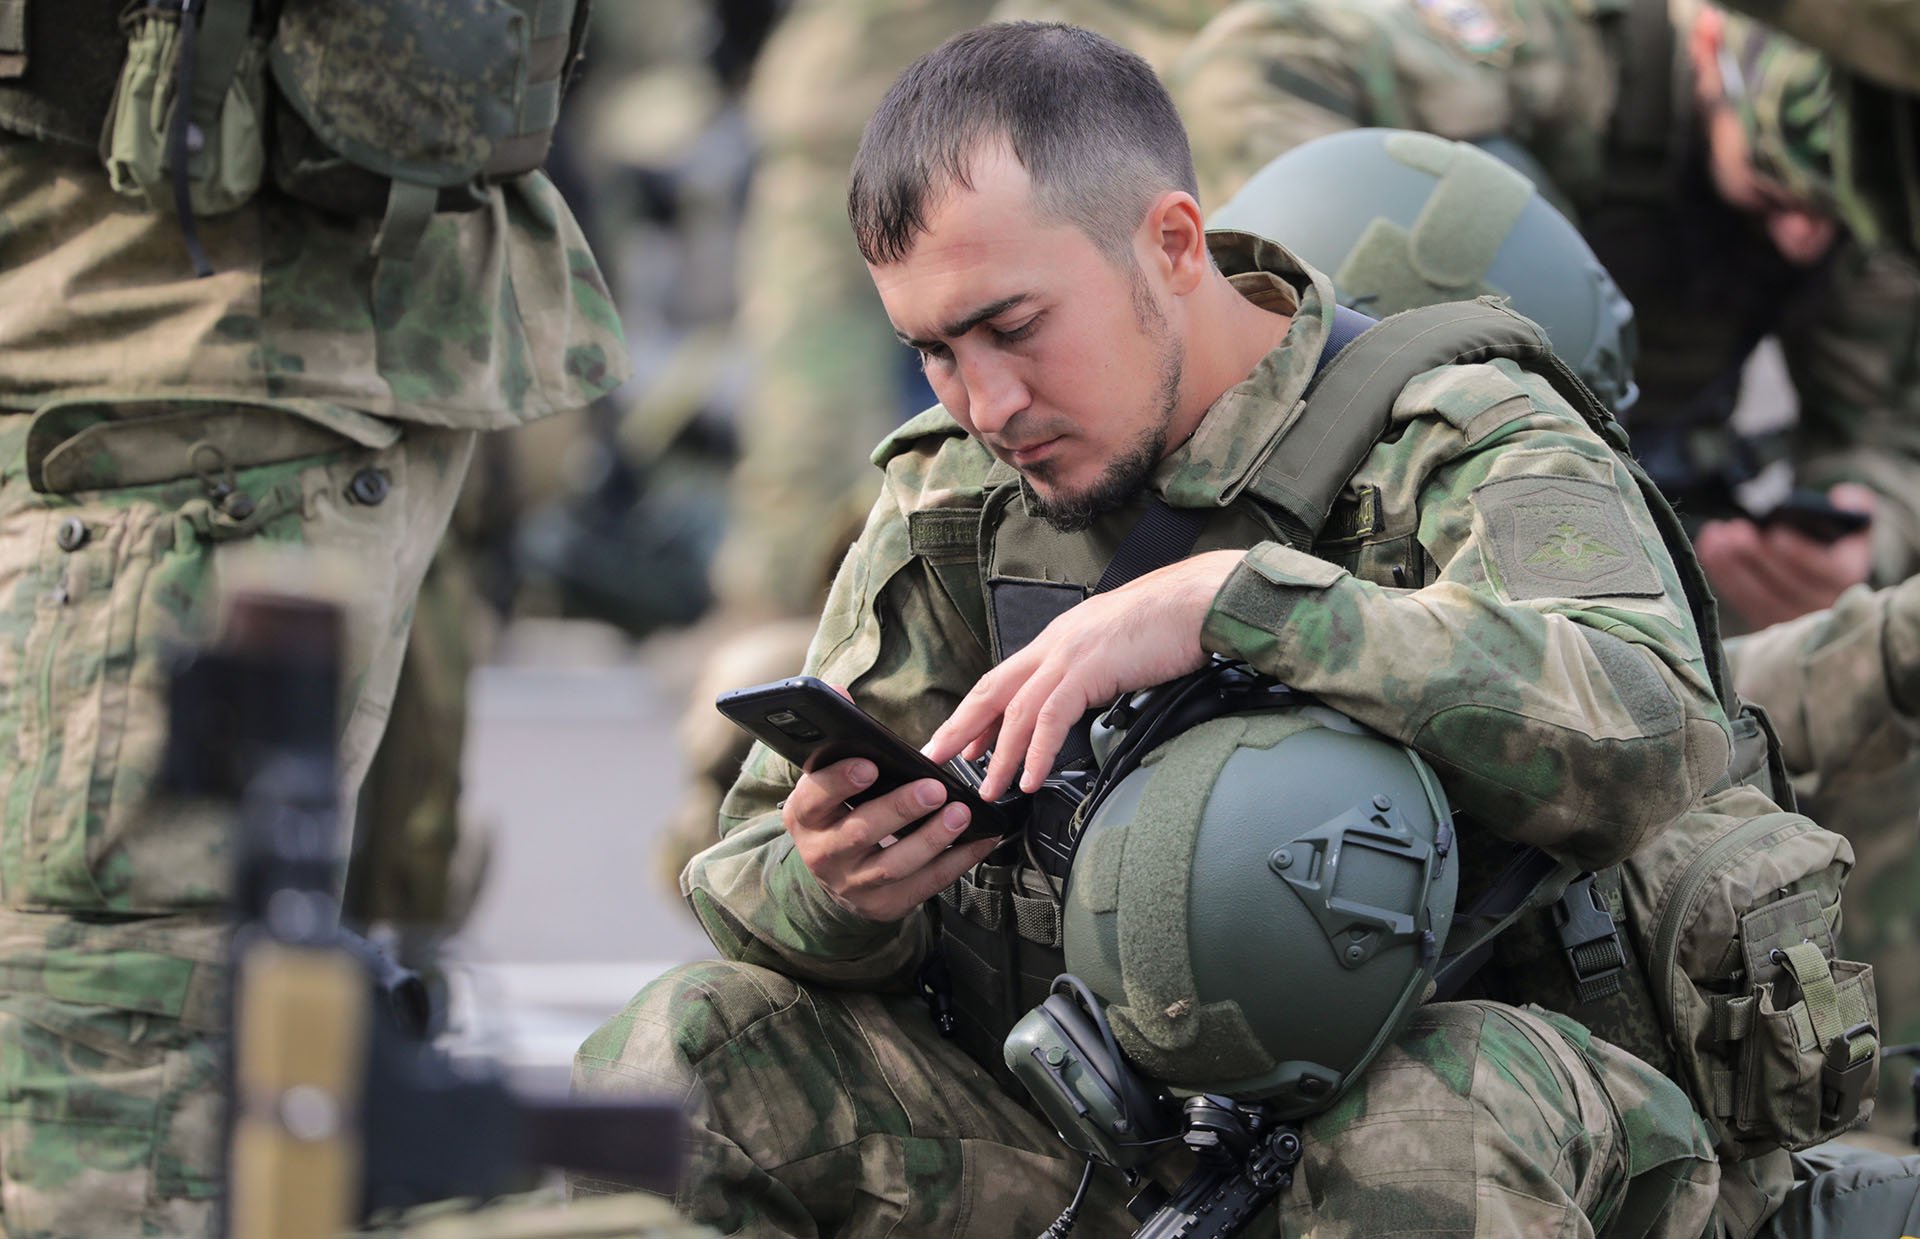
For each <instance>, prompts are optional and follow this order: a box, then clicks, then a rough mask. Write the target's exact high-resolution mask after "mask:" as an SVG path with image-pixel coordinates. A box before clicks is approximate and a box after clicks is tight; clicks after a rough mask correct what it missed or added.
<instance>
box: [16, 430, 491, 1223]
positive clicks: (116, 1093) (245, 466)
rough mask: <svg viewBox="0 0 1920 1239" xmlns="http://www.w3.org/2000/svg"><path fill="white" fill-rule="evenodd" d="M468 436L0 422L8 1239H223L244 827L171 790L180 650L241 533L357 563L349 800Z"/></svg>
mask: <svg viewBox="0 0 1920 1239" xmlns="http://www.w3.org/2000/svg"><path fill="white" fill-rule="evenodd" d="M472 444H473V436H472V434H471V433H470V432H465V431H444V430H434V429H430V428H425V427H409V428H407V429H406V430H405V432H404V434H403V433H402V429H401V427H400V426H399V425H397V424H395V423H391V422H383V421H380V420H378V419H375V418H371V417H365V416H363V415H360V414H356V413H353V412H351V411H348V410H342V409H334V408H327V407H313V406H308V405H285V406H271V407H269V406H264V405H243V404H234V403H228V402H223V401H218V400H207V401H177V400H176V401H170V402H162V401H149V400H124V401H109V400H101V401H92V402H69V403H68V404H67V405H65V406H59V405H52V406H48V407H47V408H43V409H42V410H41V411H40V412H39V413H36V414H32V415H28V414H25V413H19V414H6V415H0V627H3V628H4V633H5V639H4V641H0V692H3V693H4V694H5V695H6V704H5V709H4V710H3V711H0V814H3V816H0V895H3V896H4V898H3V899H0V1229H4V1232H5V1233H6V1234H7V1235H9V1236H11V1237H12V1239H24V1237H28V1236H72V1235H205V1234H211V1233H213V1230H214V1226H215V1220H216V1209H215V1203H216V1202H215V1197H216V1194H217V1192H218V1190H219V1171H220V1164H221V1160H222V1149H221V1147H220V1135H221V1113H220V1105H219V1091H218V1090H219V1085H220V1081H219V1070H220V1044H221V1038H220V1036H219V1030H220V1028H221V1027H222V1025H223V1023H224V1020H223V1014H222V997H221V989H222V986H223V984H224V960H223V947H224V941H223V935H224V929H223V926H222V925H221V923H220V912H219V908H220V905H221V903H222V902H223V900H224V899H225V897H226V893H227V890H228V887H229V878H228V866H229V864H230V858H231V852H230V850H229V847H228V842H227V832H228V829H229V823H228V822H227V821H226V820H225V819H224V817H223V816H222V815H219V814H215V813H210V812H207V811H204V810H193V809H187V808H181V807H167V806H163V805H162V804H160V803H158V802H156V801H155V800H154V798H153V791H154V786H153V784H154V779H155V776H156V772H157V769H158V765H159V762H160V758H161V754H162V751H163V747H164V744H165V731H166V692H167V674H168V656H169V655H170V653H171V652H172V651H173V650H175V649H177V648H180V647H183V646H188V645H191V644H193V643H195V642H198V641H200V640H202V639H204V638H205V637H206V636H208V635H209V633H210V630H211V627H212V623H213V621H214V619H215V616H214V614H213V610H214V605H215V600H216V596H217V593H218V590H219V588H220V585H221V582H222V580H223V578H224V577H226V576H228V575H230V574H231V572H232V562H233V558H234V556H235V555H236V554H239V553H242V548H248V547H288V548H291V547H306V548H309V549H311V550H314V551H317V552H325V553H326V554H328V555H329V556H331V557H334V559H335V560H336V561H337V562H340V563H343V564H346V565H350V571H351V573H352V577H353V579H352V582H351V587H352V589H353V591H354V593H353V603H354V614H353V616H352V624H351V632H352V639H351V641H350V648H349V651H348V654H347V667H346V671H347V675H346V679H345V697H346V700H345V701H343V703H342V706H343V713H342V717H343V719H344V730H343V734H342V761H343V766H344V778H343V782H344V783H345V785H346V789H347V791H348V792H349V793H351V791H352V789H353V788H354V787H355V786H356V785H357V784H358V782H359V780H360V778H361V776H362V774H363V773H364V771H365V769H366V765H367V762H368V760H369V758H370V757H371V754H372V752H373V748H374V745H375V743H376V742H377V740H378V739H379V736H380V733H381V730H382V729H383V728H384V727H385V725H386V717H387V710H388V703H389V700H390V698H391V695H392V692H393V683H394V679H395V676H396V675H397V673H398V669H399V663H400V654H401V647H402V643H403V641H404V639H405V636H406V631H407V625H408V621H409V618H410V615H411V611H412V603H413V597H414V593H415V591H416V590H417V589H418V587H419V583H420V578H421V576H422V574H423V573H424V572H425V570H426V565H427V560H428V557H429V556H430V555H431V554H432V552H433V548H434V545H435V544H436V543H437V542H438V540H439V535H440V531H441V530H442V529H443V528H444V527H445V525H446V521H447V517H448V513H449V512H450V511H451V508H452V505H453V501H454V496H455V493H456V492H457V490H458V488H459V484H460V479H461V476H462V475H463V473H464V472H465V470H466V467H467V461H468V458H469V456H470V455H471V452H472ZM346 803H349V804H351V803H352V801H351V799H350V798H349V799H348V800H347V801H346Z"/></svg>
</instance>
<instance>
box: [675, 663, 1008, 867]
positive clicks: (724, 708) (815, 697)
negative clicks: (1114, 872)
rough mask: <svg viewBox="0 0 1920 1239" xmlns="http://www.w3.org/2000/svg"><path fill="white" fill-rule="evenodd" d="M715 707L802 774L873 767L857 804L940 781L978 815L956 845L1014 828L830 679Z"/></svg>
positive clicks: (740, 696)
mask: <svg viewBox="0 0 1920 1239" xmlns="http://www.w3.org/2000/svg"><path fill="white" fill-rule="evenodd" d="M713 704H714V708H715V709H717V710H719V711H720V713H722V714H724V715H726V716H727V717H728V718H729V719H731V720H732V721H733V723H734V724H735V725H736V726H738V727H740V728H742V729H743V730H745V731H746V732H747V734H749V735H751V736H752V737H753V738H754V739H756V740H759V741H760V742H761V743H763V744H765V745H766V746H767V747H768V748H770V749H772V750H773V751H774V752H776V753H778V754H780V756H782V757H784V758H786V759H787V760H788V761H790V762H792V763H793V764H794V765H796V766H798V767H800V768H801V769H802V770H806V771H814V770H819V769H822V768H824V767H826V766H831V765H833V764H834V763H835V762H839V761H845V760H847V759H848V758H850V757H864V758H866V759H867V760H868V761H870V762H872V763H873V764H874V766H875V768H876V769H878V771H879V777H877V778H876V779H874V781H873V786H871V787H869V788H868V789H867V790H866V791H864V792H862V793H861V794H860V795H858V796H855V797H853V798H851V799H850V800H849V801H848V803H849V804H859V803H860V802H862V801H866V800H871V799H873V798H874V797H875V796H883V795H885V794H886V793H888V792H890V791H893V790H894V789H895V788H898V787H904V786H906V785H907V784H908V783H912V782H915V781H917V780H919V779H938V780H939V781H940V782H941V783H942V784H943V785H945V787H946V789H947V798H948V799H949V800H954V801H958V802H959V803H961V804H964V805H966V806H967V809H968V811H969V812H970V813H971V814H972V815H973V817H972V820H971V821H970V822H969V823H968V825H967V829H966V831H965V832H964V833H962V834H961V835H960V836H959V837H958V838H957V839H955V840H954V842H956V843H968V842H971V841H973V840H975V839H987V838H991V837H993V836H995V835H1005V834H1008V833H1009V832H1010V831H1011V830H1012V829H1013V823H1012V821H1011V819H1010V818H1008V816H1007V815H1006V814H1005V813H1003V812H1002V811H1001V809H1000V807H999V806H998V805H995V804H993V803H991V802H989V801H985V800H982V799H981V798H980V795H979V793H978V792H977V791H976V790H975V789H974V786H973V785H972V784H971V783H970V782H969V781H968V780H967V779H966V778H964V777H962V775H960V774H959V773H958V772H956V771H955V770H952V769H950V768H948V767H947V766H939V765H935V764H934V763H933V762H932V761H931V760H929V759H928V758H927V756H926V754H924V753H922V752H921V751H920V750H919V749H917V748H915V747H914V746H913V745H911V744H909V743H907V742H906V741H905V740H903V739H901V738H900V737H899V736H897V735H895V734H894V733H893V732H892V731H891V730H889V729H888V728H887V727H886V725H885V724H883V723H881V722H880V721H879V720H878V719H876V718H874V717H873V716H872V715H870V714H868V713H867V712H866V711H865V710H862V709H861V708H860V707H859V706H857V705H855V704H853V702H851V701H848V700H847V699H846V698H845V697H843V696H841V695H840V694H839V693H837V692H835V691H834V690H833V688H832V687H831V686H829V685H828V684H827V683H826V682H825V681H823V680H819V679H816V678H815V677H813V676H810V675H800V676H794V677H792V678H790V679H785V680H775V681H773V682H772V683H770V684H756V685H754V686H753V687H751V688H738V689H735V690H733V691H732V692H730V693H722V694H720V696H719V697H718V698H716V699H715V700H714V703H713ZM909 829H917V827H912V828H909ZM902 833H905V832H902Z"/></svg>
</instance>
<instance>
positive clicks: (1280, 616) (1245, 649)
mask: <svg viewBox="0 0 1920 1239" xmlns="http://www.w3.org/2000/svg"><path fill="white" fill-rule="evenodd" d="M1348 575H1349V574H1348V572H1347V570H1346V569H1345V568H1342V567H1340V566H1339V565H1338V564H1332V563H1328V562H1327V561H1326V560H1324V559H1318V558H1315V557H1314V556H1312V555H1309V554H1307V553H1306V552H1305V551H1297V550H1295V549H1293V548H1292V547H1290V546H1287V545H1285V544H1283V543H1279V542H1262V543H1260V544H1258V545H1257V546H1255V547H1253V548H1252V549H1251V550H1249V551H1248V552H1247V553H1246V554H1245V555H1244V556H1242V557H1241V559H1240V563H1239V565H1238V566H1236V567H1235V568H1234V570H1233V572H1232V573H1231V574H1230V575H1229V576H1228V577H1227V580H1226V583H1225V584H1224V585H1222V586H1221V587H1220V592H1219V593H1217V594H1215V595H1214V596H1213V605H1212V606H1210V607H1209V608H1208V609H1207V618H1206V621H1205V622H1204V623H1203V624H1202V625H1201V628H1200V644H1201V645H1202V646H1203V647H1204V648H1205V649H1207V650H1208V651H1209V652H1211V653H1215V654H1224V655H1227V656H1228V657H1232V658H1244V659H1247V660H1249V661H1258V662H1260V663H1261V664H1262V665H1263V667H1262V669H1263V670H1272V668H1270V667H1267V666H1265V664H1266V663H1268V662H1269V661H1270V657H1271V655H1272V654H1273V653H1274V652H1277V651H1279V650H1283V649H1284V648H1285V646H1286V644H1287V643H1286V641H1285V639H1284V634H1285V633H1286V630H1287V627H1288V624H1289V622H1290V621H1291V619H1292V617H1293V613H1294V611H1295V610H1296V609H1298V608H1299V606H1300V605H1301V604H1302V603H1305V602H1309V601H1311V600H1312V599H1314V598H1315V597H1317V596H1318V595H1319V594H1321V593H1323V592H1324V591H1326V590H1327V589H1329V588H1331V587H1332V586H1334V585H1336V584H1338V583H1339V582H1340V581H1341V580H1342V579H1343V578H1345V577H1346V576H1348Z"/></svg>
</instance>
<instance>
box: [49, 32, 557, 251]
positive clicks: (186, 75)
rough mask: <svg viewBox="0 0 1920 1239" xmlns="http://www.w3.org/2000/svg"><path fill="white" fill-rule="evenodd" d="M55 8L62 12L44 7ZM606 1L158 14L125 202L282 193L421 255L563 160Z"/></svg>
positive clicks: (118, 124) (119, 146) (174, 209)
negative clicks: (363, 224) (444, 224)
mask: <svg viewBox="0 0 1920 1239" xmlns="http://www.w3.org/2000/svg"><path fill="white" fill-rule="evenodd" d="M42 2H44V0H42ZM588 7H589V0H452V2H451V3H448V0H147V2H146V3H144V4H136V5H135V6H134V7H132V8H130V9H129V10H128V12H127V14H126V16H125V17H124V18H123V19H122V21H123V26H124V27H125V30H126V34H127V57H126V61H125V63H124V65H123V66H122V68H121V71H120V76H119V80H118V83H117V85H116V87H115V91H114V98H113V103H112V105H111V106H110V108H109V109H108V112H107V119H106V124H105V127H104V129H103V130H102V133H101V139H100V154H101V158H102V160H103V161H104V162H105V164H106V167H107V173H108V177H109V179H110V180H111V182H112V183H113V186H114V188H115V189H116V190H118V191H119V192H121V193H122V194H125V195H127V196H129V197H134V198H138V199H140V200H142V201H144V202H146V203H147V204H148V205H149V206H151V207H152V208H154V209H155V210H159V211H164V212H167V213H170V214H174V215H177V216H178V217H179V218H180V221H181V228H182V231H183V232H184V233H185V235H186V239H187V244H188V249H189V252H190V253H191V254H192V256H193V259H194V262H195V265H196V268H197V269H198V270H200V271H201V272H202V273H203V274H204V273H206V272H207V271H208V270H210V268H209V267H208V266H207V263H206V259H205V256H204V254H203V253H202V252H201V250H200V246H199V242H198V238H197V236H196V233H195V229H194V226H193V219H194V217H195V216H196V215H218V214H220V213H222V212H225V211H231V210H235V209H237V208H239V207H240V206H242V205H244V204H245V203H246V202H247V201H248V200H249V199H251V198H252V196H253V195H254V193H255V192H257V191H258V189H259V187H260V185H261V184H262V183H263V181H264V180H265V179H266V178H267V177H269V176H271V178H272V180H273V183H274V185H275V186H276V187H277V188H279V189H280V190H281V191H282V192H284V193H286V194H288V195H290V196H291V197H294V198H297V199H299V200H301V201H303V202H307V203H309V204H311V205H314V206H318V207H321V208H323V209H326V210H329V211H334V212H337V213H341V214H347V215H354V216H361V217H368V218H377V219H380V220H381V221H382V223H381V228H380V233H379V237H378V239H377V240H376V242H375V252H376V253H378V254H379V255H380V256H382V257H383V258H402V259H404V258H405V256H406V255H408V254H409V253H411V252H412V249H413V247H414V245H415V244H416V243H417V242H418V240H419V238H420V234H421V233H422V232H423V231H424V230H425V229H426V226H427V223H428V222H429V221H430V220H431V219H432V217H433V215H434V213H435V212H436V211H451V210H472V209H475V208H477V207H480V206H482V205H483V204H484V203H485V202H486V201H487V194H488V187H489V186H491V185H492V184H494V183H497V182H499V181H503V180H507V179H510V178H512V177H516V176H520V175H522V174H524V173H527V172H531V171H533V170H535V169H537V168H538V167H540V165H541V163H542V162H543V161H544V160H545V158H546V153H547V149H548V147H549V146H550V145H551V144H552V139H553V129H554V125H555V123H556V122H557V121H558V119H559V114H560V95H561V89H562V86H563V82H564V79H565V77H566V75H567V71H568V70H569V68H570V67H571V66H572V65H573V64H574V63H575V61H576V60H577V58H578V55H579V51H580V46H581V43H582V40H583V38H584V35H585V29H586V18H587V12H588Z"/></svg>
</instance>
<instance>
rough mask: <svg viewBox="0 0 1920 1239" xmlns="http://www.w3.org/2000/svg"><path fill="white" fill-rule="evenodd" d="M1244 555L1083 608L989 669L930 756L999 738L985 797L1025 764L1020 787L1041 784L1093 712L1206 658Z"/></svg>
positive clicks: (1196, 560)
mask: <svg viewBox="0 0 1920 1239" xmlns="http://www.w3.org/2000/svg"><path fill="white" fill-rule="evenodd" d="M1240 558H1241V553H1240V552H1239V551H1208V552H1206V553H1205V554H1201V555H1195V556H1193V557H1191V558H1189V559H1185V560H1182V561H1181V562H1179V563H1177V564H1170V565H1168V566H1167V567H1165V568H1161V569H1158V570H1156V571H1153V572H1149V573H1147V574H1146V575H1145V576H1143V577H1140V578H1139V579H1138V580H1134V581H1130V582H1128V583H1127V584H1125V585H1122V586H1121V587H1120V588H1118V589H1116V590H1113V591H1111V592H1109V593H1105V594H1095V595H1094V596H1093V597H1091V598H1089V599H1087V600H1086V601H1085V602H1082V603H1081V604H1079V605H1078V606H1076V607H1074V608H1073V609H1072V610H1070V611H1068V612H1067V613H1066V614H1064V615H1062V616H1060V617H1059V618H1058V619H1056V620H1054V621H1053V622H1052V623H1051V624H1048V625H1047V627H1046V628H1045V629H1044V630H1043V631H1042V632H1041V633H1040V635H1039V636H1038V637H1035V638H1034V640H1033V643H1032V644H1031V645H1029V646H1027V648H1025V649H1024V650H1021V651H1020V652H1019V653H1017V654H1015V655H1014V656H1013V657H1011V658H1009V659H1007V660H1006V661H1005V662H1003V663H1001V664H1000V665H999V666H997V667H995V668H994V669H993V670H991V671H989V672H987V674H986V675H984V676H982V677H980V682H979V683H978V684H975V685H974V686H973V691H972V692H970V693H968V694H967V695H966V697H965V699H963V700H962V701H961V702H960V708H959V709H957V710H955V711H954V712H953V716H952V717H951V718H949V719H948V720H947V721H946V722H945V723H943V724H941V726H940V729H939V730H938V731H936V732H934V733H933V739H931V740H929V741H928V742H927V747H926V753H927V756H929V757H931V758H932V759H933V760H934V761H937V762H938V761H945V760H947V759H948V758H950V757H952V756H953V755H954V754H955V753H962V752H964V753H965V754H966V756H967V757H968V758H970V759H971V758H975V757H978V756H979V755H980V754H981V753H984V752H985V751H986V750H987V748H988V746H989V745H991V746H992V747H993V761H992V763H991V764H990V765H989V766H988V768H987V778H986V782H985V783H984V784H983V785H982V786H981V789H980V792H981V795H982V796H983V797H985V798H986V799H988V800H993V799H995V798H997V797H998V796H1000V795H1002V794H1003V793H1004V792H1005V791H1006V789H1007V788H1008V787H1010V786H1011V785H1012V783H1013V777H1014V774H1015V773H1016V772H1017V771H1022V770H1024V773H1022V774H1021V777H1020V786H1021V789H1022V790H1023V791H1029V792H1031V791H1034V790H1036V789H1038V788H1039V786H1040V784H1041V783H1042V782H1043V781H1044V780H1045V779H1046V777H1047V772H1048V771H1049V770H1051V769H1052V768H1053V760H1054V757H1055V756H1056V755H1057V754H1058V753H1059V752H1060V746H1061V744H1062V743H1064V742H1065V740H1066V738H1067V733H1068V731H1069V730H1070V729H1071V728H1072V727H1073V725H1074V724H1075V723H1076V722H1078V721H1079V720H1080V716H1081V715H1083V714H1085V713H1086V712H1087V710H1089V709H1090V708H1092V707H1093V706H1097V705H1104V704H1105V703H1107V702H1109V701H1112V700H1113V699H1114V698H1115V697H1118V696H1119V695H1120V694H1121V693H1130V692H1133V691H1135V690H1136V689H1142V688H1151V687H1152V686H1153V685H1155V684H1164V683H1166V682H1167V681H1168V680H1171V679H1173V678H1175V677H1176V676H1182V675H1185V674H1186V673H1187V672H1189V671H1194V670H1197V669H1198V668H1200V667H1201V666H1203V665H1205V663H1206V661H1207V654H1206V651H1205V650H1204V649H1202V648H1201V645H1200V629H1201V626H1202V625H1203V624H1204V623H1205V622H1206V618H1207V610H1208V608H1210V607H1211V606H1212V605H1213V598H1214V595H1215V594H1217V593H1219V592H1220V587H1221V586H1222V585H1223V584H1225V583H1226V580H1227V577H1228V575H1229V574H1231V573H1232V572H1233V569H1234V567H1235V565H1237V564H1238V563H1239V562H1240Z"/></svg>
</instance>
